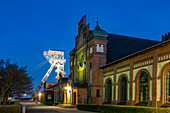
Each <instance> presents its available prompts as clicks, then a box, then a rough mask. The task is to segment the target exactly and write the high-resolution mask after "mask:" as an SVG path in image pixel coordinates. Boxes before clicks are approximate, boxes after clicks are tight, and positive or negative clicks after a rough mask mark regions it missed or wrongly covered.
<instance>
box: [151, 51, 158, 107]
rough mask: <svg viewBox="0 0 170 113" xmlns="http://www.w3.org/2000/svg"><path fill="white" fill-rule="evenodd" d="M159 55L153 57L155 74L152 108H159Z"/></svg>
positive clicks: (153, 76)
mask: <svg viewBox="0 0 170 113" xmlns="http://www.w3.org/2000/svg"><path fill="white" fill-rule="evenodd" d="M157 71H158V55H157V54H156V53H154V55H153V72H152V73H153V74H152V106H153V107H157V79H158V73H157Z"/></svg>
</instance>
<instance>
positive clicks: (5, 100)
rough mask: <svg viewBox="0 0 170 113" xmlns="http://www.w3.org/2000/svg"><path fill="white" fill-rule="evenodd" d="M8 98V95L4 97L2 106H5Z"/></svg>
mask: <svg viewBox="0 0 170 113" xmlns="http://www.w3.org/2000/svg"><path fill="white" fill-rule="evenodd" d="M8 96H9V95H6V96H5V97H4V105H7V101H8Z"/></svg>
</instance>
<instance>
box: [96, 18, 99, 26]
mask: <svg viewBox="0 0 170 113" xmlns="http://www.w3.org/2000/svg"><path fill="white" fill-rule="evenodd" d="M98 19H99V18H98V17H97V22H96V23H97V26H98V24H99V21H98Z"/></svg>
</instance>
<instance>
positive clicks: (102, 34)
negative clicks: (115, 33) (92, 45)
mask: <svg viewBox="0 0 170 113" xmlns="http://www.w3.org/2000/svg"><path fill="white" fill-rule="evenodd" d="M107 37H108V33H107V32H106V31H104V30H103V29H101V28H100V26H99V25H98V22H97V25H96V27H95V28H94V30H93V31H92V32H91V33H90V34H89V36H88V37H87V40H88V41H90V40H91V39H93V38H95V39H101V40H107V39H106V38H107Z"/></svg>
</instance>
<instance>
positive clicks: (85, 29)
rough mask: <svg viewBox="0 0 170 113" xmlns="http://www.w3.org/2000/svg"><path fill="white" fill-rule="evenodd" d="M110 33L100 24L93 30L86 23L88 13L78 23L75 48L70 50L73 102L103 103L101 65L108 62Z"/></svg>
mask: <svg viewBox="0 0 170 113" xmlns="http://www.w3.org/2000/svg"><path fill="white" fill-rule="evenodd" d="M107 36H108V34H107V33H106V32H105V31H103V30H102V29H101V28H100V27H99V26H98V25H97V26H96V27H95V29H94V30H93V31H90V30H89V24H88V25H86V15H85V16H84V17H83V18H82V19H81V20H80V22H79V23H78V35H77V36H76V38H75V48H74V49H73V50H72V51H71V52H70V74H71V76H72V80H73V85H72V100H73V101H72V104H77V103H82V104H84V103H93V104H102V101H101V100H102V73H101V71H100V70H99V66H100V65H103V64H105V63H106V47H107V39H106V37H107Z"/></svg>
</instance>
